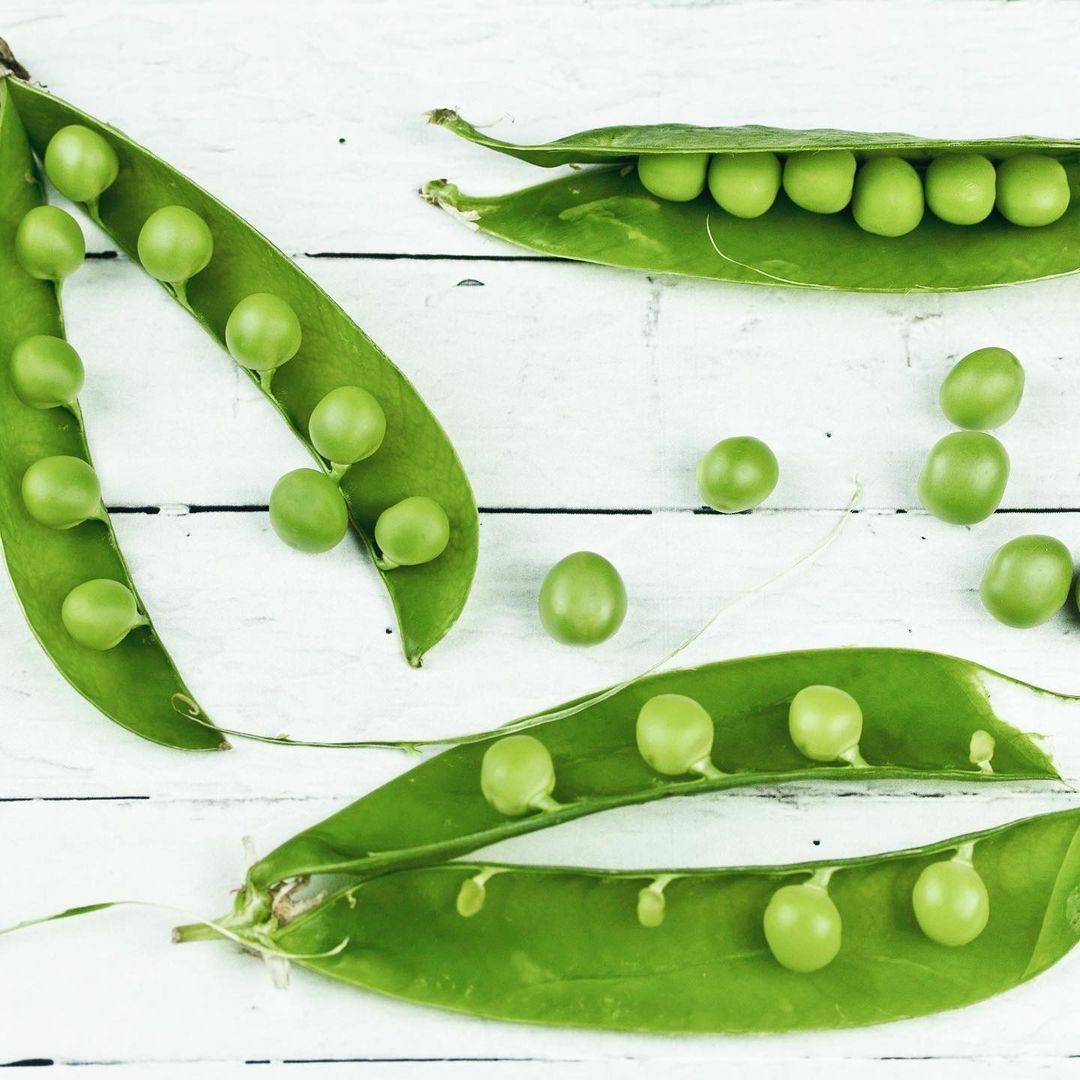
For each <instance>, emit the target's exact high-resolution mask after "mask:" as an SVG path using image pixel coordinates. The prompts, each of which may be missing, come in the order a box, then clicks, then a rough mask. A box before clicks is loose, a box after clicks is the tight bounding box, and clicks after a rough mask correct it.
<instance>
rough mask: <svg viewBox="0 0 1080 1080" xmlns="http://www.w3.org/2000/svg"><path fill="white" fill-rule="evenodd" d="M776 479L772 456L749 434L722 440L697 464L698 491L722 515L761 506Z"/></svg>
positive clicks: (776, 470) (776, 463) (777, 471)
mask: <svg viewBox="0 0 1080 1080" xmlns="http://www.w3.org/2000/svg"><path fill="white" fill-rule="evenodd" d="M779 479H780V465H779V463H778V462H777V460H776V455H775V454H774V453H773V452H772V450H770V449H769V447H768V446H767V445H766V444H765V443H763V442H762V441H761V440H760V439H755V438H754V437H753V436H752V435H736V436H733V437H732V438H729V439H722V440H721V441H720V442H718V443H717V444H716V445H715V446H714V447H713V448H712V449H711V450H709V451H707V452H706V453H705V455H704V456H703V457H702V459H701V460H700V461H699V462H698V467H697V485H698V492H699V493H700V495H701V498H702V499H703V500H704V502H705V503H706V504H707V505H709V506H711V507H712V508H713V509H714V510H719V511H720V512H721V513H722V514H740V513H742V512H743V511H744V510H752V509H753V508H754V507H755V506H759V505H760V504H761V503H763V502H764V501H765V500H766V499H767V498H768V497H769V496H770V495H771V494H772V492H773V489H774V488H775V487H776V484H777V481H778V480H779Z"/></svg>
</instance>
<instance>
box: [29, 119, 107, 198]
mask: <svg viewBox="0 0 1080 1080" xmlns="http://www.w3.org/2000/svg"><path fill="white" fill-rule="evenodd" d="M119 171H120V162H119V161H118V160H117V157H116V151H115V150H114V149H113V148H112V147H111V146H110V145H109V144H108V143H107V142H106V141H105V139H104V138H102V136H100V135H99V134H98V133H97V132H96V131H91V130H90V128H88V127H83V125H82V124H68V126H67V127H62V128H61V129H60V130H59V131H58V132H57V133H56V134H55V135H54V136H53V137H52V138H51V139H50V140H49V145H48V146H46V147H45V172H46V174H47V175H48V177H49V179H50V180H51V181H52V182H53V186H54V187H55V188H56V190H57V191H59V192H60V194H61V195H63V196H65V198H68V199H70V200H71V201H72V202H79V203H89V202H94V200H95V199H97V198H98V197H99V196H100V195H101V193H102V192H103V191H104V190H105V189H106V188H108V187H110V186H111V185H112V183H113V181H114V180H115V179H116V174H117V173H118V172H119Z"/></svg>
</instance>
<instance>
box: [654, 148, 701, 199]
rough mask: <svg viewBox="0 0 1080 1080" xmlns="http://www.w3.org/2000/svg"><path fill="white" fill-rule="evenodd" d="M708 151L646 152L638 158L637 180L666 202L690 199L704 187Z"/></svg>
mask: <svg viewBox="0 0 1080 1080" xmlns="http://www.w3.org/2000/svg"><path fill="white" fill-rule="evenodd" d="M708 168H709V155H708V154H649V155H647V156H646V157H643V158H639V159H638V168H637V171H638V179H639V180H640V181H641V185H642V187H644V188H645V190H646V191H648V192H650V193H651V194H653V195H655V196H656V197H657V198H658V199H667V200H668V201H669V202H689V201H690V200H691V199H696V198H697V197H698V196H699V195H700V194H701V193H702V192H703V191H704V190H705V175H706V172H707V170H708Z"/></svg>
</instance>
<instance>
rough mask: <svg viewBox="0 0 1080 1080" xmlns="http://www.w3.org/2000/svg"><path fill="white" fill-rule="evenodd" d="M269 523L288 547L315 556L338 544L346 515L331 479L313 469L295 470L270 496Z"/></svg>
mask: <svg viewBox="0 0 1080 1080" xmlns="http://www.w3.org/2000/svg"><path fill="white" fill-rule="evenodd" d="M270 524H271V525H272V526H273V529H274V532H276V533H277V534H278V536H279V537H280V538H281V539H282V540H284V541H285V543H286V544H288V545H289V547H291V548H296V550H297V551H307V552H310V553H311V554H318V553H319V552H323V551H329V550H330V549H331V548H334V547H337V545H338V544H340V543H341V541H342V539H343V538H344V536H345V533H346V530H347V529H348V527H349V513H348V510H347V509H346V506H345V498H344V496H343V495H342V494H341V489H340V488H339V487H338V486H337V484H335V483H334V481H333V480H331V479H330V477H328V476H326V475H325V474H324V473H321V472H316V471H315V470H314V469H294V470H293V471H292V472H289V473H286V474H285V475H284V476H283V477H282V478H281V479H280V480H279V481H278V482H277V483H276V484H275V485H274V490H273V491H272V492H271V493H270Z"/></svg>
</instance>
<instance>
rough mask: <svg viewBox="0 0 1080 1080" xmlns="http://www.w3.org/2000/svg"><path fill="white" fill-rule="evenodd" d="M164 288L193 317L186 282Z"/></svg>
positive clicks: (169, 284) (171, 283)
mask: <svg viewBox="0 0 1080 1080" xmlns="http://www.w3.org/2000/svg"><path fill="white" fill-rule="evenodd" d="M166 288H167V289H168V290H169V292H171V293H172V294H173V299H174V300H176V302H177V303H178V304H179V305H180V306H181V307H182V308H183V309H184V310H185V311H186V312H187V313H188V314H189V315H195V309H194V308H193V307H192V306H191V304H190V303H188V297H187V282H186V281H171V282H169V283H168V284H167V285H166ZM196 318H198V316H196ZM271 374H273V373H272V372H271ZM261 381H262V376H261V372H260V382H261ZM267 387H269V382H268V383H267Z"/></svg>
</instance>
